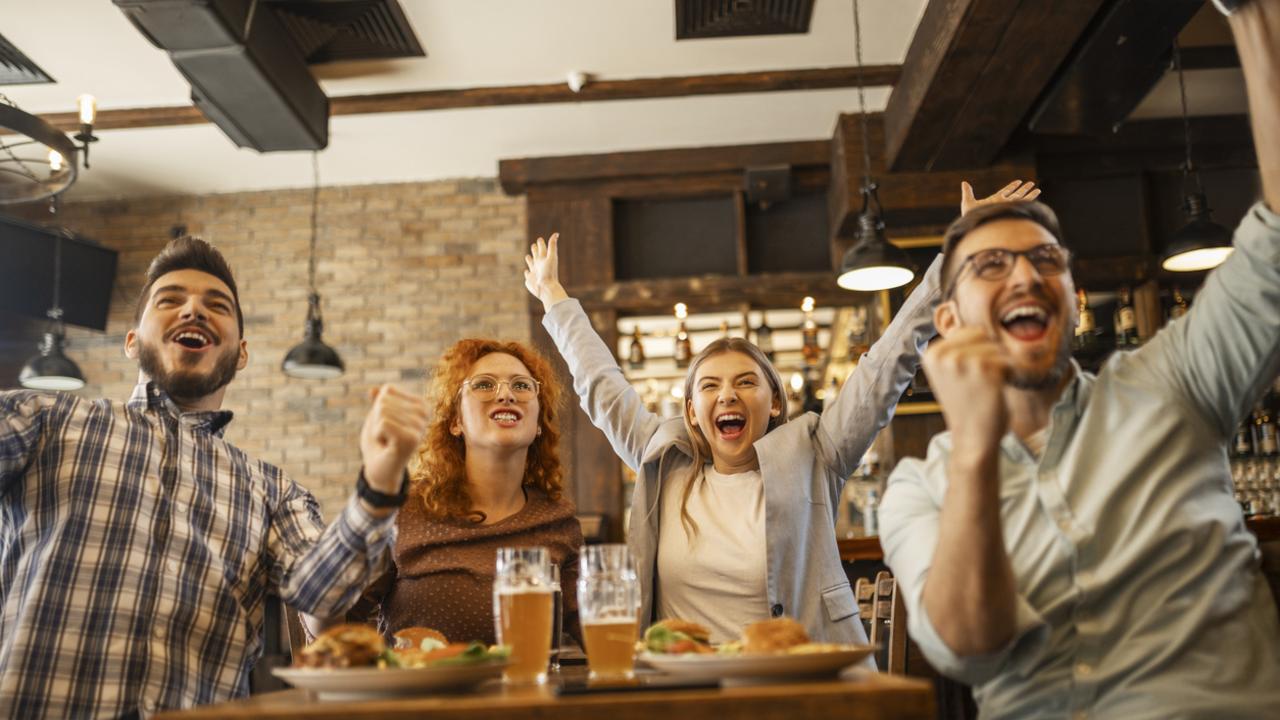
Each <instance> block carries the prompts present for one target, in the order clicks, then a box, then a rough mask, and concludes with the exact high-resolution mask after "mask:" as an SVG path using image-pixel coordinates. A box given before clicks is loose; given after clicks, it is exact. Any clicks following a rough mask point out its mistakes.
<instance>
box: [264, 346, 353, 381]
mask: <svg viewBox="0 0 1280 720" xmlns="http://www.w3.org/2000/svg"><path fill="white" fill-rule="evenodd" d="M280 369H281V370H284V373H285V374H286V375H288V376H290V377H296V378H301V379H303V380H329V379H331V378H336V377H338V376H339V375H341V374H342V373H343V371H344V370H345V369H346V368H345V367H344V366H343V364H342V358H340V357H338V353H337V351H336V350H334V349H333V348H331V347H329V346H328V345H325V344H324V341H323V340H321V339H320V337H319V336H316V337H310V336H308V337H307V338H306V339H305V340H303V341H302V342H300V343H298V344H297V345H294V346H293V349H291V350H290V351H289V354H288V355H285V356H284V362H283V363H281V364H280Z"/></svg>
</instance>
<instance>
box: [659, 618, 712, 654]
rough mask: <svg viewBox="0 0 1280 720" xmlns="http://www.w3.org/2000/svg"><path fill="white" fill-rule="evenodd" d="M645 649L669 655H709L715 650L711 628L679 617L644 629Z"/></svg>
mask: <svg viewBox="0 0 1280 720" xmlns="http://www.w3.org/2000/svg"><path fill="white" fill-rule="evenodd" d="M644 649H645V650H648V651H649V652H652V653H666V654H668V655H682V654H685V653H697V654H699V655H708V654H711V653H714V652H715V650H714V649H712V647H711V632H710V631H709V630H707V629H706V628H705V627H703V626H701V625H699V624H697V623H695V622H689V621H688V620H680V619H679V618H667V619H666V620H660V621H658V622H656V623H654V624H653V625H650V626H649V629H648V630H645V631H644Z"/></svg>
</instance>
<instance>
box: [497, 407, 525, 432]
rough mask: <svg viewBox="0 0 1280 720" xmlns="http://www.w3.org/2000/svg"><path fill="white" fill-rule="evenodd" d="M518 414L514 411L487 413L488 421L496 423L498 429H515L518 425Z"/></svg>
mask: <svg viewBox="0 0 1280 720" xmlns="http://www.w3.org/2000/svg"><path fill="white" fill-rule="evenodd" d="M520 417H521V415H520V413H518V412H516V411H515V410H495V411H493V412H492V413H489V419H490V420H493V421H494V422H496V423H498V426H499V427H507V428H509V427H515V426H516V425H518V424H519V423H520Z"/></svg>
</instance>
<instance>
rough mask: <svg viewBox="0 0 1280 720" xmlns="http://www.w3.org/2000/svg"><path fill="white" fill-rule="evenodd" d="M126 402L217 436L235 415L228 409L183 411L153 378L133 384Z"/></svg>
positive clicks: (136, 408) (133, 406)
mask: <svg viewBox="0 0 1280 720" xmlns="http://www.w3.org/2000/svg"><path fill="white" fill-rule="evenodd" d="M127 404H128V406H129V407H131V408H133V409H135V410H143V411H146V410H154V411H156V412H158V413H161V414H163V415H167V416H169V417H171V418H174V419H175V420H179V421H181V422H182V423H184V424H187V425H190V426H191V427H192V428H193V429H195V430H202V431H204V432H207V433H209V434H211V435H216V436H217V437H222V433H223V431H225V430H226V428H227V425H228V424H229V423H230V422H231V419H232V418H233V417H234V416H235V413H233V412H231V411H230V410H201V411H198V412H183V411H182V409H181V408H179V407H178V404H177V403H175V402H174V401H173V398H171V397H169V393H167V392H165V391H164V390H163V389H161V387H160V386H159V385H158V384H157V383H156V382H155V381H154V380H147V381H145V382H140V383H138V384H137V385H135V386H134V387H133V393H132V394H131V395H129V402H128V403H127Z"/></svg>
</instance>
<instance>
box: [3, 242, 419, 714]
mask: <svg viewBox="0 0 1280 720" xmlns="http://www.w3.org/2000/svg"><path fill="white" fill-rule="evenodd" d="M243 331H244V317H243V314H242V313H241V310H240V304H239V296H238V294H237V291H236V284H235V279H234V278H233V277H232V274H231V269H230V268H229V267H228V265H227V263H226V261H225V260H224V259H223V257H222V255H221V254H220V253H218V251H217V250H216V249H214V248H213V247H212V246H210V245H208V244H207V243H205V242H203V241H201V240H197V239H192V238H183V239H180V240H175V241H173V242H172V243H170V244H169V246H168V247H166V248H165V249H164V251H162V252H161V253H160V255H159V256H157V257H156V259H155V260H154V261H153V262H152V264H151V267H150V269H149V270H148V273H147V284H146V286H145V287H144V288H143V290H142V294H141V296H140V297H139V300H138V309H137V312H136V315H135V327H134V329H133V330H130V331H129V333H128V335H127V337H126V339H125V352H126V354H127V355H128V356H129V357H131V358H135V359H137V360H138V364H139V367H140V373H139V382H138V385H137V387H136V388H134V391H133V395H132V396H131V397H130V398H129V400H128V402H125V403H120V402H116V401H111V400H92V401H91V400H85V399H81V398H78V397H75V396H72V395H65V394H53V393H38V392H29V391H11V392H3V393H0V612H2V613H3V615H2V616H0V714H7V715H8V716H10V717H15V718H16V717H20V718H24V719H26V718H45V717H50V718H53V717H57V718H62V717H95V718H98V717H101V718H116V717H134V716H137V715H142V716H146V715H149V714H150V713H152V712H155V711H156V710H159V709H164V708H179V707H190V706H193V705H199V704H203V703H210V702H216V701H220V700H227V699H229V698H234V697H239V696H243V695H245V694H247V692H248V687H249V674H250V670H251V669H252V667H253V665H254V663H255V662H256V661H257V659H258V657H259V656H260V655H261V654H262V646H263V599H264V597H265V596H266V594H267V593H268V592H271V591H274V592H276V593H277V594H279V595H280V597H281V598H283V600H284V602H285V603H287V604H288V605H290V606H292V607H294V608H297V609H299V610H301V611H303V612H306V613H310V614H313V615H319V616H333V615H338V614H340V613H342V612H343V611H345V610H346V609H347V608H348V607H349V606H350V605H351V604H353V603H354V602H355V601H356V599H357V598H358V597H359V595H360V593H361V591H362V590H363V589H364V587H365V585H366V583H367V582H368V581H369V580H370V579H371V578H373V577H376V576H377V575H378V574H379V573H380V572H381V571H382V570H383V568H384V566H385V564H386V563H387V562H388V558H389V554H388V552H387V550H388V549H389V548H390V547H391V546H392V545H393V544H394V541H395V526H394V524H393V518H394V515H395V507H397V506H398V504H399V503H400V502H403V498H404V490H405V488H404V483H405V481H406V478H407V474H406V473H405V465H406V463H407V462H408V459H409V457H410V455H411V454H412V453H413V451H414V449H415V448H416V447H417V445H418V442H419V440H420V438H421V437H422V435H423V433H424V432H425V428H426V415H427V411H426V406H425V403H424V402H423V401H422V400H421V399H419V398H415V397H411V396H409V395H406V394H404V393H401V392H398V391H396V390H395V389H393V388H391V387H389V386H384V387H382V388H380V389H378V390H377V391H376V392H374V393H372V398H373V399H372V407H371V409H370V410H369V414H368V416H367V417H366V419H365V423H364V427H363V428H362V430H361V433H360V451H361V455H362V459H363V462H364V467H363V470H362V471H361V475H360V477H359V478H358V480H357V483H356V488H357V492H356V494H354V495H353V496H352V498H351V500H350V502H348V503H347V506H346V507H345V508H344V509H343V511H342V513H341V514H340V515H339V517H338V519H337V520H336V521H334V522H333V524H331V525H329V526H328V527H325V525H324V523H323V522H322V520H321V517H320V511H319V506H318V505H317V503H316V501H315V498H313V497H312V496H311V494H310V493H309V492H307V491H306V490H304V489H303V488H302V487H300V486H299V485H297V484H296V483H294V482H293V481H292V480H290V479H289V478H288V477H287V476H286V475H285V474H284V473H283V472H282V471H280V470H279V469H278V468H276V467H274V466H272V465H269V464H267V463H264V462H261V461H258V460H254V459H252V458H250V457H248V456H246V455H245V454H244V453H243V452H242V451H240V450H239V449H237V448H236V447H235V446H233V445H231V444H230V443H228V442H227V441H225V440H223V439H222V432H223V429H224V428H225V427H226V425H227V423H228V422H230V420H231V413H230V412H229V411H224V410H221V409H220V408H221V406H222V397H223V393H225V392H226V387H227V384H228V383H229V382H230V381H231V379H232V378H233V377H234V376H235V374H236V371H237V370H240V369H242V368H244V367H245V364H246V363H247V361H248V354H247V350H246V344H245V341H244V339H243V337H242V335H243ZM281 431H283V429H281Z"/></svg>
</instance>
